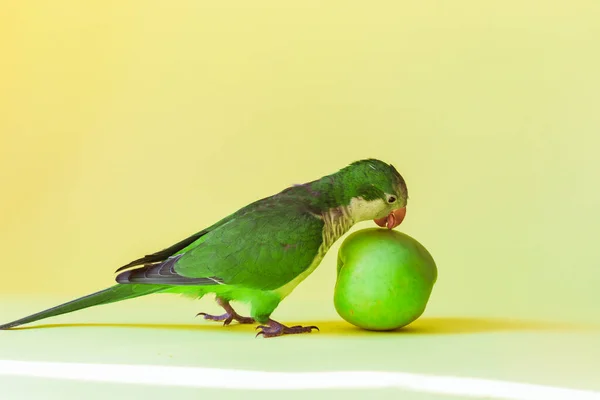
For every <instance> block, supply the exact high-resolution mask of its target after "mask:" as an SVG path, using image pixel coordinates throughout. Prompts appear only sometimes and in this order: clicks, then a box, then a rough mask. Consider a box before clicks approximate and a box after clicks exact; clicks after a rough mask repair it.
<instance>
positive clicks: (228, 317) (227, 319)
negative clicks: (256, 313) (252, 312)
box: [196, 297, 256, 326]
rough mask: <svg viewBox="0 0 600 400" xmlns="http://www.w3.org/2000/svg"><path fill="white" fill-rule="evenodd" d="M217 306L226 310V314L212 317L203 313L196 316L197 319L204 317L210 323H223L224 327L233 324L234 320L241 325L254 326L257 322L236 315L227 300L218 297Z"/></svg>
mask: <svg viewBox="0 0 600 400" xmlns="http://www.w3.org/2000/svg"><path fill="white" fill-rule="evenodd" d="M217 304H219V305H220V306H221V307H223V308H224V309H225V314H221V315H210V314H207V313H204V312H201V313H198V314H196V317H198V316H200V315H202V316H203V317H204V319H206V320H209V321H223V326H227V325H229V324H231V322H233V321H234V320H235V321H237V322H239V323H240V324H253V323H255V322H256V321H254V318H250V317H242V316H241V315H239V314H238V313H236V312H235V310H234V309H233V307H231V305H230V304H229V301H227V300H224V299H222V298H219V297H217Z"/></svg>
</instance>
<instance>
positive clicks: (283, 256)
mask: <svg viewBox="0 0 600 400" xmlns="http://www.w3.org/2000/svg"><path fill="white" fill-rule="evenodd" d="M323 227H324V222H323V220H322V218H321V217H320V215H319V214H317V213H315V212H313V211H311V210H310V209H308V208H307V207H305V206H304V205H303V204H301V203H297V202H294V201H291V200H283V199H273V198H272V199H269V200H268V201H264V202H262V203H261V204H255V207H252V209H248V210H247V211H246V212H244V213H240V214H238V215H236V216H234V217H233V218H231V219H229V220H228V221H227V222H225V223H223V224H222V225H219V226H217V227H216V228H215V229H213V230H210V231H209V232H207V233H204V234H203V235H202V236H201V237H198V238H197V244H196V245H195V246H194V247H193V248H190V249H189V250H188V251H185V252H183V253H180V254H177V255H174V256H171V257H169V258H168V259H167V260H166V261H164V262H158V263H154V264H149V265H146V266H144V267H142V268H138V269H134V270H130V271H126V272H124V273H122V274H120V275H119V276H118V277H117V281H118V282H121V283H152V284H173V285H216V284H227V285H239V286H241V287H245V288H249V289H258V290H272V289H276V288H278V287H281V286H283V285H285V284H286V283H288V282H289V281H291V280H293V279H294V278H295V277H296V276H298V275H299V274H301V273H302V272H303V271H304V270H306V269H307V268H308V267H309V266H310V265H311V263H312V262H313V260H314V259H315V257H316V256H317V253H318V251H319V247H320V246H321V244H322V240H323V238H322V235H323Z"/></svg>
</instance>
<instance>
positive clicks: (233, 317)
mask: <svg viewBox="0 0 600 400" xmlns="http://www.w3.org/2000/svg"><path fill="white" fill-rule="evenodd" d="M199 315H202V316H203V317H204V319H206V320H209V321H223V325H229V324H231V323H232V322H233V321H237V322H239V323H240V324H253V323H254V322H255V321H254V318H250V317H242V316H241V315H238V313H236V312H235V311H234V312H233V313H228V312H227V313H225V314H222V315H210V314H207V313H203V312H201V313H198V314H196V316H199Z"/></svg>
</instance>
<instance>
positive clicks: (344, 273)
mask: <svg viewBox="0 0 600 400" xmlns="http://www.w3.org/2000/svg"><path fill="white" fill-rule="evenodd" d="M337 261H338V262H337V281H336V285H335V291H334V304H335V309H336V311H337V312H338V314H339V315H340V316H341V317H342V318H343V319H344V320H346V321H347V322H349V323H351V324H353V325H355V326H358V327H360V328H363V329H368V330H377V331H385V330H393V329H398V328H401V327H403V326H406V325H408V324H410V323H411V322H413V321H414V320H416V319H417V318H419V317H420V316H421V315H422V314H423V312H424V311H425V307H426V306H427V302H428V301H429V297H430V295H431V291H432V290H433V285H434V284H435V282H436V280H437V267H436V264H435V262H434V260H433V257H432V256H431V254H429V252H428V251H427V249H426V248H425V247H423V245H422V244H421V243H419V242H418V241H416V240H415V239H413V238H412V237H410V236H408V235H407V234H405V233H401V232H398V231H395V230H391V229H382V228H371V229H363V230H360V231H357V232H354V233H352V234H351V235H349V236H348V237H347V238H346V240H344V242H343V243H342V245H341V246H340V249H339V251H338V260H337Z"/></svg>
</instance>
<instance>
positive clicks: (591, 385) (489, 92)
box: [0, 0, 600, 400]
mask: <svg viewBox="0 0 600 400" xmlns="http://www.w3.org/2000/svg"><path fill="white" fill-rule="evenodd" d="M599 71H600V2H598V1H595V0H575V1H569V2H566V1H565V2H548V1H533V0H525V1H516V0H508V1H502V2H500V1H498V2H482V1H468V0H459V1H452V2H450V1H448V2H441V1H433V2H431V1H430V2H417V1H412V2H409V1H383V2H371V3H368V2H358V1H345V2H343V1H329V2H323V1H313V0H308V1H301V2H290V1H263V0H258V1H252V2H248V1H239V0H229V1H202V0H172V1H162V2H160V1H97V0H91V1H73V0H64V1H61V0H59V1H54V2H44V1H28V0H25V1H13V2H9V1H4V2H2V5H1V13H0V254H1V258H2V262H1V271H0V323H4V322H8V321H12V320H14V319H17V318H20V317H23V316H25V315H28V314H31V313H33V312H36V311H39V310H41V309H45V308H48V307H51V306H54V305H56V304H58V303H61V302H64V301H67V300H71V299H73V298H75V297H79V296H82V295H85V294H88V293H90V292H93V291H96V290H100V289H103V288H105V287H107V286H109V285H112V284H114V274H113V272H114V271H115V269H117V268H118V267H119V266H121V265H123V264H126V263H128V262H129V261H131V260H133V259H135V258H138V257H139V256H141V255H144V254H148V253H150V252H154V251H156V250H160V249H162V248H164V247H166V246H169V245H171V244H172V243H174V242H176V241H179V240H181V239H183V238H185V237H187V236H188V235H189V234H192V233H194V232H197V231H198V230H200V229H202V228H203V227H205V226H207V225H209V224H212V223H214V222H215V221H217V220H219V219H220V218H222V217H224V216H226V215H227V214H229V213H231V212H233V211H235V210H237V209H238V208H239V207H242V206H244V205H246V204H248V203H249V202H252V201H254V200H256V199H259V198H262V197H265V196H268V195H271V194H273V193H276V192H278V191H280V190H282V189H283V188H285V187H288V186H289V185H291V184H294V183H302V182H306V181H309V180H312V179H316V178H319V177H321V176H323V175H325V174H329V173H332V172H335V171H336V170H338V169H339V168H342V167H344V166H345V165H347V164H348V163H350V162H352V161H355V160H357V159H361V158H366V157H376V158H379V159H382V160H385V161H387V162H390V163H393V164H394V165H395V166H396V167H397V168H398V169H399V170H400V172H401V173H402V174H403V175H404V177H405V178H406V181H407V183H408V187H409V193H410V201H409V206H408V214H407V217H406V220H405V223H404V224H403V225H402V226H401V227H400V228H399V229H400V230H401V231H403V232H406V233H408V234H409V235H411V236H413V237H414V238H416V239H417V240H419V241H420V242H421V243H422V244H423V245H424V246H425V247H426V248H427V249H428V250H429V251H430V252H431V254H432V255H433V257H434V259H435V260H436V262H437V265H438V270H439V273H438V280H437V283H436V285H435V287H434V290H433V294H432V296H431V298H430V301H429V304H428V306H427V310H426V312H425V314H424V315H423V317H422V318H420V319H419V320H417V321H416V322H415V323H414V324H413V325H411V326H409V327H408V328H407V329H403V330H400V331H398V332H391V333H380V334H378V333H373V332H371V333H369V332H365V331H361V330H358V329H356V328H354V327H353V326H351V325H350V324H348V323H346V322H345V321H343V320H342V319H341V318H340V317H339V316H338V315H337V314H336V312H335V309H334V307H333V289H334V284H335V264H336V262H335V261H336V256H337V251H338V248H339V245H340V244H341V242H342V240H343V239H342V240H340V241H338V243H337V244H336V245H335V246H334V247H333V248H332V249H331V250H330V252H329V253H328V255H327V256H326V258H325V259H324V260H323V262H322V264H321V266H320V268H319V269H317V270H316V271H315V272H314V274H312V275H311V276H310V277H308V278H307V280H306V281H304V282H303V283H302V284H301V285H300V286H299V287H298V288H297V289H296V290H295V291H294V292H293V293H292V294H291V295H290V296H289V297H288V298H287V299H286V300H285V301H284V302H283V303H282V304H281V305H280V307H279V308H278V309H277V310H276V311H275V313H274V314H273V318H275V319H277V320H280V321H282V322H285V323H290V324H293V323H296V322H298V323H303V324H315V325H318V326H319V327H320V328H321V331H320V332H318V333H317V332H315V333H313V334H310V335H298V336H292V337H284V338H277V339H268V340H260V339H255V338H254V335H255V331H254V330H253V329H254V327H253V326H240V325H235V324H233V325H232V326H230V327H228V328H224V327H222V326H220V324H213V323H210V322H207V321H203V320H201V319H200V318H194V315H195V314H196V313H197V312H199V311H206V312H213V313H215V312H218V311H219V308H218V307H217V306H216V305H215V304H214V302H213V301H212V299H211V298H208V297H207V298H205V299H202V300H200V301H190V300H185V299H181V298H178V297H176V296H170V297H169V296H166V295H157V296H149V297H145V298H140V299H135V300H131V301H128V302H123V303H118V304H112V305H107V306H102V307H94V308H91V309H88V310H83V311H80V312H77V313H73V314H68V315H63V316H59V317H56V318H52V319H48V320H44V321H41V322H40V323H36V324H32V325H29V326H26V327H24V328H22V329H16V330H12V331H3V332H0V336H1V337H0V361H2V360H22V361H23V360H24V361H27V360H32V361H59V362H71V361H75V362H87V363H98V362H99V363H124V364H138V363H141V364H158V365H187V366H200V367H215V368H227V369H231V368H239V369H252V370H270V371H282V370H283V371H320V370H342V369H352V370H374V371H377V370H384V371H402V372H412V373H420V374H439V375H445V376H465V377H469V376H470V377H481V378H487V379H505V380H511V381H518V382H530V383H540V384H546V385H557V386H567V387H574V388H581V389H594V390H599V391H600V381H599V380H598V371H599V370H600V364H599V360H600V342H599V340H600V334H599V332H600V330H599V329H598V328H597V326H598V325H597V324H599V323H600V313H599V312H598V309H599V306H600V291H599V287H600V255H599V254H600V253H599V251H598V240H599V238H600V229H599V228H598V227H599V225H600V211H599V208H598V204H600V189H598V187H599V186H598V185H599V184H598V182H599V174H600V157H599V156H598V154H599V153H598V152H599V150H598V149H599V148H600V137H599V135H600V73H599ZM372 226H374V224H373V223H371V222H364V223H361V224H359V225H357V226H355V227H354V228H353V230H352V231H356V230H357V229H363V228H367V227H372ZM239 311H240V313H242V314H245V313H246V312H247V308H246V307H245V306H240V307H239ZM90 385H92V386H90ZM0 387H2V388H3V390H2V396H4V397H3V400H4V399H6V400H12V399H15V400H17V399H18V400H21V399H23V398H44V399H48V400H52V399H60V400H65V399H80V398H86V399H105V398H106V397H111V398H115V399H117V398H125V397H127V396H129V398H131V396H134V397H135V396H137V397H138V398H141V397H143V398H145V399H161V398H164V396H165V395H170V396H172V397H173V396H176V397H177V398H178V399H197V398H199V396H200V397H202V398H204V397H207V396H209V395H211V394H217V397H219V398H233V397H235V395H237V394H240V393H238V392H235V391H224V392H223V391H221V390H219V392H217V391H216V390H204V391H200V390H196V389H193V390H192V389H185V388H166V387H165V388H158V387H152V386H146V387H143V386H139V385H119V384H114V383H113V384H102V383H94V384H90V383H89V382H85V383H84V382H77V381H63V380H48V379H45V380H44V379H36V378H32V377H18V378H17V377H10V376H6V375H0ZM246 394H248V393H246ZM250 395H251V396H259V397H260V398H262V399H265V398H281V397H282V396H290V397H289V398H297V399H300V398H305V397H306V396H307V395H310V396H312V398H315V399H319V398H323V399H326V398H331V396H333V397H336V396H337V395H340V396H342V395H343V396H344V397H345V398H346V399H353V398H357V399H360V398H364V396H365V395H366V392H364V391H361V390H352V391H350V390H338V391H335V392H333V394H332V392H329V391H314V392H311V393H310V394H309V393H307V392H297V393H289V392H288V393H285V392H265V391H262V392H260V391H257V392H252V393H251V394H250ZM370 395H374V396H378V395H379V397H378V398H382V397H386V396H390V397H393V396H396V397H397V395H398V391H393V390H388V391H385V390H384V391H378V392H372V393H370ZM119 396H120V397H119ZM286 398H287V397H286ZM402 398H403V399H407V400H409V399H418V400H423V399H428V400H429V399H436V400H437V399H442V398H443V399H449V398H450V397H447V396H442V395H435V394H432V393H421V394H416V393H412V392H406V393H405V392H402Z"/></svg>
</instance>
